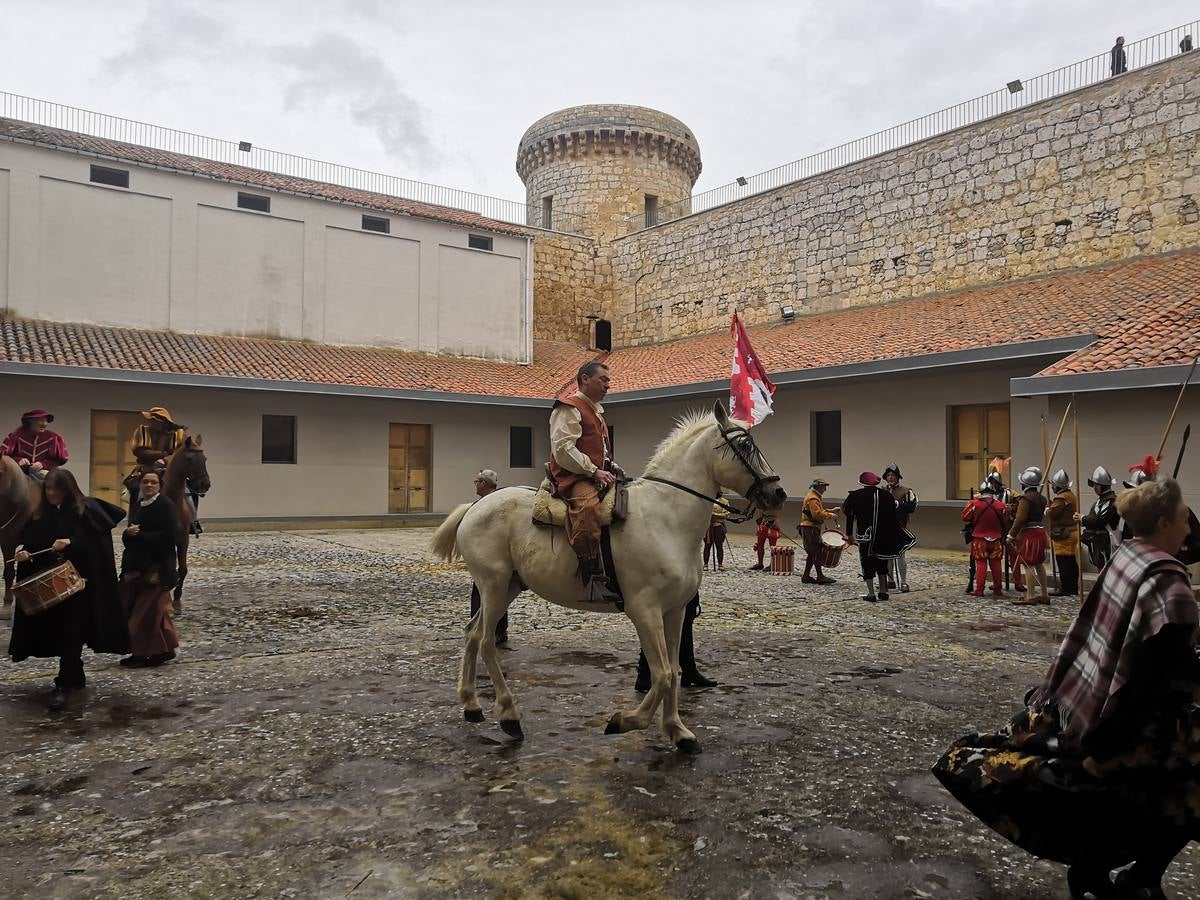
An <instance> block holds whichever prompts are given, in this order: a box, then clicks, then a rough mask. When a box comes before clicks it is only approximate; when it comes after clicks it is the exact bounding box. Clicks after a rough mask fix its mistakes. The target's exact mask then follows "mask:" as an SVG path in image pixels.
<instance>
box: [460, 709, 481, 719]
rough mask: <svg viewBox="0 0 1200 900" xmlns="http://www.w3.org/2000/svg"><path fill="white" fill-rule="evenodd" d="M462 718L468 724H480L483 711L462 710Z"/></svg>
mask: <svg viewBox="0 0 1200 900" xmlns="http://www.w3.org/2000/svg"><path fill="white" fill-rule="evenodd" d="M463 718H464V719H466V720H467V721H468V722H482V721H483V710H482V709H464V710H463Z"/></svg>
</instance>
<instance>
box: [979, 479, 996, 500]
mask: <svg viewBox="0 0 1200 900" xmlns="http://www.w3.org/2000/svg"><path fill="white" fill-rule="evenodd" d="M979 494H980V496H983V495H984V494H987V495H988V496H995V494H996V485H995V483H993V481H992V479H991V478H989V479H987V480H986V481H985V482H983V484H981V485H979Z"/></svg>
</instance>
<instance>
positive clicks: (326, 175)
mask: <svg viewBox="0 0 1200 900" xmlns="http://www.w3.org/2000/svg"><path fill="white" fill-rule="evenodd" d="M0 118H6V119H17V120H20V121H22V122H29V123H32V124H35V125H41V126H44V127H47V128H58V129H62V130H64V131H74V132H77V133H80V134H86V135H90V136H92V137H98V138H103V139H105V140H110V141H120V142H122V143H126V144H135V145H138V146H141V147H150V148H153V149H155V150H164V151H166V152H168V153H178V154H182V155H185V156H194V157H199V158H201V159H205V160H211V161H214V162H222V163H229V164H232V165H239V166H246V167H247V168H251V169H261V170H263V171H266V172H270V173H272V174H276V175H285V176H288V177H291V178H304V179H307V180H309V181H316V182H323V183H326V184H333V185H338V186H340V187H346V188H353V189H354V190H360V191H370V192H372V193H376V194H383V195H386V196H390V197H397V198H400V199H403V200H410V201H413V202H416V203H423V204H427V205H429V206H440V207H445V208H447V209H452V210H466V211H468V212H473V213H478V214H479V215H481V216H486V217H487V218H489V219H497V220H499V221H501V222H508V223H511V224H514V225H528V226H531V227H534V228H545V229H548V230H550V231H559V232H564V233H567V234H582V233H583V220H582V218H581V217H579V216H575V215H570V214H565V213H562V212H559V211H558V210H555V211H554V212H553V216H552V217H550V216H549V214H548V211H547V210H544V208H543V206H542V205H541V204H536V205H535V204H529V205H526V204H525V203H522V202H520V201H518V200H505V199H503V198H500V197H489V196H487V195H486V194H476V193H473V192H471V191H463V190H459V189H458V188H451V187H445V186H443V185H438V184H426V183H425V182H423V181H413V180H412V179H409V178H400V177H398V176H396V175H385V174H383V173H381V172H371V171H368V170H366V169H356V168H354V167H352V166H343V165H341V164H339V163H331V162H324V161H322V160H317V159H309V158H307V157H303V156H296V155H294V154H291V153H282V152H280V151H278V150H268V149H266V148H263V147H256V146H254V145H253V144H251V143H248V142H241V141H227V140H223V139H221V138H213V137H205V136H204V135H201V134H193V133H191V132H188V131H179V130H178V129H175V128H164V127H162V126H160V125H151V124H149V123H147V122H138V121H134V120H132V119H123V118H121V117H119V116H110V115H106V114H105V113H98V112H93V111H91V110H87V109H79V108H77V107H73V106H64V105H63V104H61V103H53V102H51V101H48V100H38V99H36V98H33V97H23V96H21V95H20V94H10V93H7V92H4V91H0ZM160 164H165V163H160Z"/></svg>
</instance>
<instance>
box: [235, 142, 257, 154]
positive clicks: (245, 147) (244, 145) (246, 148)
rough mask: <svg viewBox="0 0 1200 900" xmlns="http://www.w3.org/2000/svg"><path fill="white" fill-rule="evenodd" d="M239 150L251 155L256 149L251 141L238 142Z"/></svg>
mask: <svg viewBox="0 0 1200 900" xmlns="http://www.w3.org/2000/svg"><path fill="white" fill-rule="evenodd" d="M238 149H239V150H241V151H242V152H243V153H249V152H250V151H251V150H253V149H254V145H253V144H251V143H250V142H249V141H238Z"/></svg>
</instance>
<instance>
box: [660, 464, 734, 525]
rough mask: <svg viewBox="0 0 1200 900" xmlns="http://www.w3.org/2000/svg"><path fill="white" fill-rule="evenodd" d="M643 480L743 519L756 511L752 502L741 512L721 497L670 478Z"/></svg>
mask: <svg viewBox="0 0 1200 900" xmlns="http://www.w3.org/2000/svg"><path fill="white" fill-rule="evenodd" d="M641 480H642V481H656V482H658V483H659V484H665V485H667V486H668V487H673V488H675V490H677V491H683V492H684V493H685V494H691V495H692V496H693V497H699V498H700V499H701V500H707V501H708V502H709V503H712V504H714V505H716V506H719V507H721V509H723V510H725V511H726V512H730V513H733V514H734V515H735V516H741V517H742V518H743V519H748V518H750V514H751V513H752V512H753V511H754V509H755V507H754V503H752V502H751V503H750V505H749V506H747V507H746V509H745V510H744V511H743V510H740V509H738V508H737V507H736V506H730V505H729V504H728V503H726V502H725V501H724V500H722V499H721V498H720V497H710V496H708V494H702V493H700V492H699V491H696V490H693V489H692V488H690V487H688V486H687V485H686V484H680V483H679V482H678V481H671V479H669V478H659V477H658V476H657V475H643V476H642V478H641Z"/></svg>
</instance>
